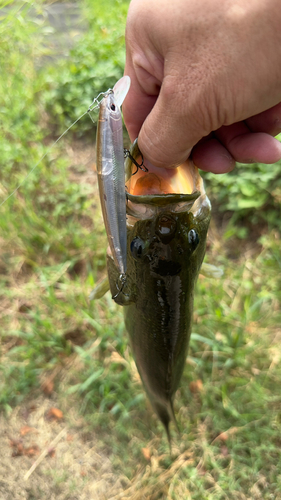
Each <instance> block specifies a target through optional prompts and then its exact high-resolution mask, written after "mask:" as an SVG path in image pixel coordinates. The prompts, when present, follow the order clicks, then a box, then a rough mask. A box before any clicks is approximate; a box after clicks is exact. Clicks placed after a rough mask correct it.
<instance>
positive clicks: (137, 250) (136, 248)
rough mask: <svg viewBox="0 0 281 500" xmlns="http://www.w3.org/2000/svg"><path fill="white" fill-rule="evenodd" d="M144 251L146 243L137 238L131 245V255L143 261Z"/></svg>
mask: <svg viewBox="0 0 281 500" xmlns="http://www.w3.org/2000/svg"><path fill="white" fill-rule="evenodd" d="M143 249H144V242H143V240H142V239H141V238H139V237H138V236H136V237H135V238H134V239H133V240H132V241H131V245H130V250H131V254H132V256H133V257H134V259H141V257H142V253H143Z"/></svg>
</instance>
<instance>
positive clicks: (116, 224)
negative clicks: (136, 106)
mask: <svg viewBox="0 0 281 500" xmlns="http://www.w3.org/2000/svg"><path fill="white" fill-rule="evenodd" d="M129 88H130V78H129V77H128V76H124V77H122V78H121V79H120V80H119V81H118V82H117V83H116V84H115V86H114V87H113V90H108V91H107V92H106V93H105V94H104V97H103V99H102V101H101V102H100V105H99V118H98V126H97V137H96V144H97V174H98V186H99V195H100V202H101V208H102V214H103V220H104V224H105V228H106V233H107V238H108V243H109V246H110V249H111V253H112V256H113V259H114V262H115V265H116V267H117V269H118V272H119V276H120V277H121V280H122V277H123V276H124V275H125V272H126V267H127V229H126V193H125V169H124V147H123V122H122V115H121V110H120V106H121V104H122V102H123V100H124V99H125V97H126V95H127V92H128V90H129Z"/></svg>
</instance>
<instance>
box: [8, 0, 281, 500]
mask: <svg viewBox="0 0 281 500" xmlns="http://www.w3.org/2000/svg"><path fill="white" fill-rule="evenodd" d="M109 4H111V5H113V7H114V8H115V9H117V10H118V9H119V12H120V16H123V17H122V19H123V23H124V18H125V17H124V16H125V11H126V8H127V3H126V2H125V3H122V2H121V3H120V2H109ZM113 7H112V8H113ZM85 8H89V5H86V7H85ZM102 14H103V12H101V11H100V12H99V19H101V16H102ZM88 19H89V20H91V19H92V20H91V22H94V21H93V16H92V18H91V16H90V15H89V16H88ZM100 23H101V21H99V23H98V25H97V26H96V28H95V29H96V30H99V29H100ZM108 26H109V27H108V28H107V31H106V33H107V34H108V36H109V38H110V44H109V45H110V46H108V45H105V47H101V46H100V47H98V48H97V49H96V50H100V51H102V50H103V51H104V52H103V54H110V50H112V44H113V45H114V43H113V40H114V36H115V35H114V33H115V31H114V26H115V25H114V23H113V21H112V19H111V21H110V22H109V25H108ZM122 26H124V24H123V25H121V27H120V26H118V29H116V33H117V37H118V40H119V36H120V33H121V32H122V29H123V28H122ZM41 28H42V27H41V26H39V29H38V27H36V26H35V25H34V23H32V22H31V21H28V18H26V17H25V16H24V13H22V14H21V15H20V16H19V14H13V15H11V16H10V18H9V19H7V21H6V22H5V23H4V24H1V23H0V30H1V37H2V40H3V48H2V51H1V54H0V61H1V68H2V67H3V75H4V74H5V76H6V77H5V78H4V77H2V78H1V79H0V100H1V107H2V110H3V119H2V120H1V125H0V127H1V142H0V162H1V169H0V172H1V174H0V182H1V186H0V187H1V199H2V200H4V199H5V198H6V197H7V195H8V194H10V193H11V192H12V190H13V189H14V188H15V187H16V186H17V185H18V184H19V182H21V181H22V180H23V179H24V176H25V175H26V174H27V173H28V172H29V171H30V169H31V168H32V167H33V166H34V165H35V164H36V162H37V161H38V159H39V158H40V156H42V155H43V154H44V153H45V152H46V150H47V147H48V145H49V144H50V143H51V142H52V137H50V123H51V124H52V127H53V119H54V116H55V114H54V109H55V108H56V105H58V109H60V110H62V109H63V107H64V104H63V103H62V102H61V101H60V100H59V99H58V101H57V100H56V99H55V96H56V95H57V96H58V95H59V94H62V88H64V89H65V87H64V85H65V84H64V83H63V86H62V87H60V85H61V80H60V79H61V78H62V74H65V73H61V64H62V65H64V68H65V70H66V71H67V62H58V65H57V66H54V67H53V68H52V70H51V72H50V75H51V77H49V80H48V78H47V77H46V73H44V71H42V72H38V71H37V69H36V61H37V60H38V58H40V53H41V52H40V51H41V50H42V53H44V50H45V48H44V47H43V45H42V29H41ZM11 33H12V36H13V39H12V40H11ZM95 33H96V32H95ZM87 37H89V39H90V40H91V34H90V33H86V34H85V38H84V39H83V43H82V45H81V46H80V49H81V47H82V46H83V44H86V42H87V40H88V38H87ZM31 39H32V40H33V41H35V42H36V43H35V42H33V43H32V44H31V43H30V40H31ZM85 40H86V41H85ZM12 41H13V43H12ZM87 43H88V42H87ZM99 43H100V42H99ZM110 47H111V49H110ZM80 49H78V48H77V49H76V52H75V54H78V55H79V50H80ZM86 54H87V58H88V59H87V60H90V58H91V54H89V53H88V52H86ZM123 56H124V54H123ZM123 56H122V57H123ZM120 60H121V58H120ZM76 61H79V58H78V59H77V60H76ZM118 61H119V59H118ZM119 62H120V61H119ZM119 62H118V64H117V66H118V65H119ZM76 64H78V62H76ZM120 64H121V63H120ZM2 65H3V66H2ZM88 67H89V66H88ZM120 67H121V66H120ZM118 68H119V66H118ZM115 69H116V67H115ZM115 69H114V71H115ZM79 70H80V68H79ZM87 71H88V70H87ZM104 71H105V70H104ZM114 71H113V74H114V75H113V76H114V78H116V79H117V73H118V72H117V73H114ZM118 71H119V69H118ZM56 72H57V73H56ZM99 72H101V74H102V66H101V67H100V68H99ZM86 73H87V72H86ZM105 73H106V72H105ZM79 78H80V76H79ZM87 78H88V76H87ZM51 80H52V82H53V83H52V85H50V81H51ZM79 81H80V80H79ZM54 82H55V83H54ZM56 82H57V85H58V86H57V88H56ZM69 85H70V87H69V88H72V86H73V87H75V80H74V81H73V82H70V84H69ZM81 85H82V83H81ZM102 85H104V86H105V87H106V86H107V85H109V83H108V80H105V81H104V82H102ZM46 89H48V90H46ZM104 89H105V88H103V90H104ZM51 91H52V92H53V94H52V95H53V98H54V106H53V108H52V109H49V113H50V114H49V115H48V114H47V113H46V108H48V106H49V102H50V101H49V100H48V99H49V97H50V95H51V94H48V92H51ZM96 91H97V89H96V88H95V92H96ZM46 92H47V93H46ZM71 92H72V90H71V91H70V90H69V94H68V95H71ZM66 95H67V94H65V97H66ZM79 96H80V93H78V95H77V100H76V101H75V102H74V106H73V110H72V111H71V112H70V111H69V110H67V109H66V110H65V113H66V114H65V115H63V116H62V117H61V124H62V123H64V120H65V123H66V126H67V124H68V121H67V120H68V119H70V117H71V119H74V118H75V117H74V118H73V115H72V114H71V113H74V114H75V113H76V111H77V114H79V113H80V109H79V106H78V103H79ZM45 104H46V107H45ZM85 105H86V104H84V101H83V100H81V110H82V112H83V111H84V110H85ZM68 116H69V118H68ZM76 116H77V115H76ZM88 123H89V124H90V127H91V122H90V121H89V122H87V117H85V119H84V122H83V124H81V126H82V129H83V130H87V127H88ZM61 124H60V127H61V126H62V125H61ZM76 134H77V132H76ZM46 137H47V139H46ZM92 142H93V139H92V138H89V137H88V138H86V139H85V137H84V139H83V140H81V139H80V140H77V135H76V136H75V135H69V137H68V138H64V139H63V141H62V142H60V143H59V144H58V146H56V147H55V148H53V149H52V150H51V151H50V152H49V153H48V154H47V155H46V157H45V158H44V160H43V161H42V162H41V163H40V165H39V166H38V167H37V168H36V169H35V170H34V172H33V173H32V174H31V175H30V176H29V178H28V179H27V180H26V182H25V183H24V184H23V186H22V187H21V189H20V190H19V191H18V192H17V193H16V194H15V195H14V196H13V197H11V198H9V199H8V200H7V201H6V202H5V203H4V204H3V205H2V206H1V207H0V239H1V251H0V283H1V292H0V294H1V308H0V318H1V319H0V324H1V331H0V406H1V409H2V411H3V412H4V413H5V414H6V415H9V414H10V412H11V411H12V409H13V408H14V406H15V405H20V404H23V403H24V402H25V401H26V400H27V399H28V398H31V397H32V398H36V397H38V396H40V395H41V393H42V381H43V380H44V379H45V378H47V379H48V378H49V377H53V380H54V383H55V388H54V390H55V391H56V393H57V394H58V397H59V398H60V401H61V402H62V405H63V406H64V407H65V408H70V407H71V406H75V407H76V408H79V411H80V414H81V418H83V422H84V425H85V426H86V428H87V429H88V432H89V433H90V434H91V435H94V436H95V439H96V441H95V446H96V449H97V452H100V453H103V454H105V455H106V456H107V457H109V459H110V462H111V464H112V468H113V470H114V471H116V473H118V475H120V476H122V477H124V478H125V479H126V481H125V482H124V490H125V491H126V498H132V499H142V498H147V499H152V500H153V499H155V500H156V499H161V498H168V499H177V500H178V499H184V500H186V499H192V500H197V499H198V500H199V499H200V500H202V499H208V500H209V499H215V500H218V499H248V498H251V499H259V498H263V499H268V500H271V499H273V498H274V499H278V498H281V463H280V462H281V452H280V449H281V447H280V445H281V442H280V430H281V429H280V427H281V396H280V380H281V368H280V366H281V365H280V355H281V351H280V324H281V310H280V299H281V283H280V281H281V278H280V276H281V272H280V271H281V269H280V267H281V259H280V234H279V233H278V231H277V230H272V231H270V232H269V231H266V230H265V229H264V228H263V230H261V231H256V232H255V233H254V234H255V235H256V236H254V238H256V241H254V240H253V238H252V239H251V241H247V240H246V239H242V240H241V239H240V240H238V239H237V236H241V234H240V232H239V231H240V230H241V227H242V226H241V222H240V223H239V225H236V226H235V225H234V226H232V229H231V230H228V231H226V232H225V233H224V234H220V233H219V231H218V230H217V229H216V226H215V222H214V223H213V227H212V229H211V231H210V238H209V246H208V251H207V261H209V262H210V263H212V264H216V265H219V266H221V265H222V266H223V267H224V276H223V277H222V278H221V279H219V280H212V279H207V278H204V277H200V279H199V281H198V284H197V288H196V298H195V311H194V325H193V335H192V338H191V342H190V351H189V356H188V359H187V366H186V370H185V373H184V376H183V379H182V382H181V385H180V388H179V390H178V392H177V395H176V400H175V411H176V415H177V419H178V423H179V428H180V431H181V436H180V437H179V436H178V435H177V433H176V431H175V429H172V455H171V456H170V454H169V449H168V444H167V441H166V437H165V434H164V431H163V428H162V426H161V424H160V423H159V422H158V420H157V419H156V416H155V415H154V414H153V413H152V411H151V409H150V406H149V404H148V402H147V400H146V397H145V395H144V391H143V389H142V386H141V384H140V381H139V377H138V374H137V371H136V368H135V365H134V362H133V360H132V357H131V353H130V349H129V347H128V338H127V335H126V332H125V329H124V323H123V316H122V309H121V308H119V307H118V306H116V304H115V303H114V302H113V301H112V300H111V298H110V296H109V295H108V294H107V295H106V296H105V297H104V298H102V299H101V300H100V301H97V302H93V303H90V302H89V300H88V296H89V293H90V291H91V289H92V288H93V286H94V284H95V283H96V282H97V280H98V279H99V278H100V277H101V276H102V275H103V274H104V272H105V251H106V238H105V231H104V228H103V225H102V219H101V213H100V208H99V202H98V198H97V186H96V180H95V173H93V171H92V168H91V167H92V163H93V151H92V149H91V148H92ZM85 151H86V154H85ZM279 168H280V166H279ZM214 201H216V200H214ZM253 210H254V209H253ZM250 229H251V231H252V233H251V234H253V231H255V227H254V226H250ZM237 242H238V243H237ZM233 248H235V249H238V250H236V251H235V252H234V251H233ZM198 380H200V381H201V382H202V384H201V383H199V382H197V381H198ZM194 382H195V384H194ZM196 388H197V392H196ZM194 391H195V392H194ZM143 448H145V449H148V450H149V454H150V456H151V458H150V460H147V459H146V458H145V457H144V454H143V451H142V449H143ZM58 477H59V478H60V477H63V476H60V475H58ZM62 481H63V479H62ZM124 495H125V493H124Z"/></svg>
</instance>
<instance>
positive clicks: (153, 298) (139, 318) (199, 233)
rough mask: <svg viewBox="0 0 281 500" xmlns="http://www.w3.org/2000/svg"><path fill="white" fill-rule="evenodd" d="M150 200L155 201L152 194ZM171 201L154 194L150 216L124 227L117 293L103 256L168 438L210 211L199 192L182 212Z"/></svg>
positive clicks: (115, 277) (115, 274)
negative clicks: (121, 283) (122, 272)
mask: <svg viewBox="0 0 281 500" xmlns="http://www.w3.org/2000/svg"><path fill="white" fill-rule="evenodd" d="M198 175H199V174H198ZM182 196H183V195H174V200H178V201H180V199H181V197H182ZM190 196H191V197H192V195H190ZM128 197H129V199H130V200H133V199H134V197H133V196H131V195H128ZM165 197H166V198H165ZM138 198H139V199H140V198H141V197H140V196H139V197H138ZM149 198H150V197H149V196H143V200H144V201H145V204H147V203H148V204H149ZM152 199H153V205H154V206H155V205H156V206H157V197H155V196H154V197H151V200H152ZM165 199H166V200H167V203H166V205H165ZM174 206H175V205H174V204H173V203H171V195H168V196H167V195H159V203H158V208H157V209H156V210H155V215H154V216H153V217H152V218H149V219H141V220H137V221H136V222H135V224H134V225H132V224H129V225H128V226H127V263H128V264H127V274H126V276H127V282H126V286H125V287H124V290H123V291H122V293H119V294H118V293H117V292H118V288H117V286H116V284H117V283H118V271H117V269H116V267H115V265H114V262H113V259H112V257H111V256H110V255H108V257H107V266H108V276H109V283H110V289H111V293H112V295H116V298H115V301H116V302H117V303H118V304H121V305H124V306H125V307H124V317H125V324H126V329H127V331H128V333H129V336H130V343H131V348H132V352H133V355H134V358H135V361H136V365H137V368H138V371H139V373H140V376H141V379H142V382H143V384H144V387H145V390H146V392H147V394H148V396H149V399H150V401H151V403H152V406H153V408H154V410H155V412H156V413H157V415H158V416H159V418H160V420H161V421H162V423H163V424H164V427H165V429H166V432H167V435H168V438H169V439H170V434H169V422H170V421H171V420H173V421H174V422H175V418H174V410H173V399H174V396H175V392H176V390H177V388H178V386H179V382H180V379H181V376H182V373H183V370H184V366H185V361H186V355H187V350H188V344H189V339H190V333H191V324H192V313H193V299H194V287H195V283H196V280H197V277H198V274H199V270H200V267H201V264H202V261H203V258H204V254H205V248H206V237H207V231H208V226H209V221H210V212H211V206H210V202H209V200H208V198H207V197H206V195H205V194H201V196H199V198H198V199H197V200H196V201H195V202H194V205H193V206H192V207H191V208H189V209H188V210H187V211H183V212H178V213H176V212H174Z"/></svg>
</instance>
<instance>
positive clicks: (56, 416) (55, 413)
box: [46, 408, 63, 420]
mask: <svg viewBox="0 0 281 500" xmlns="http://www.w3.org/2000/svg"><path fill="white" fill-rule="evenodd" d="M46 418H47V419H48V420H61V419H62V418H63V412H62V411H61V410H59V408H50V409H49V411H48V412H47V414H46Z"/></svg>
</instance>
